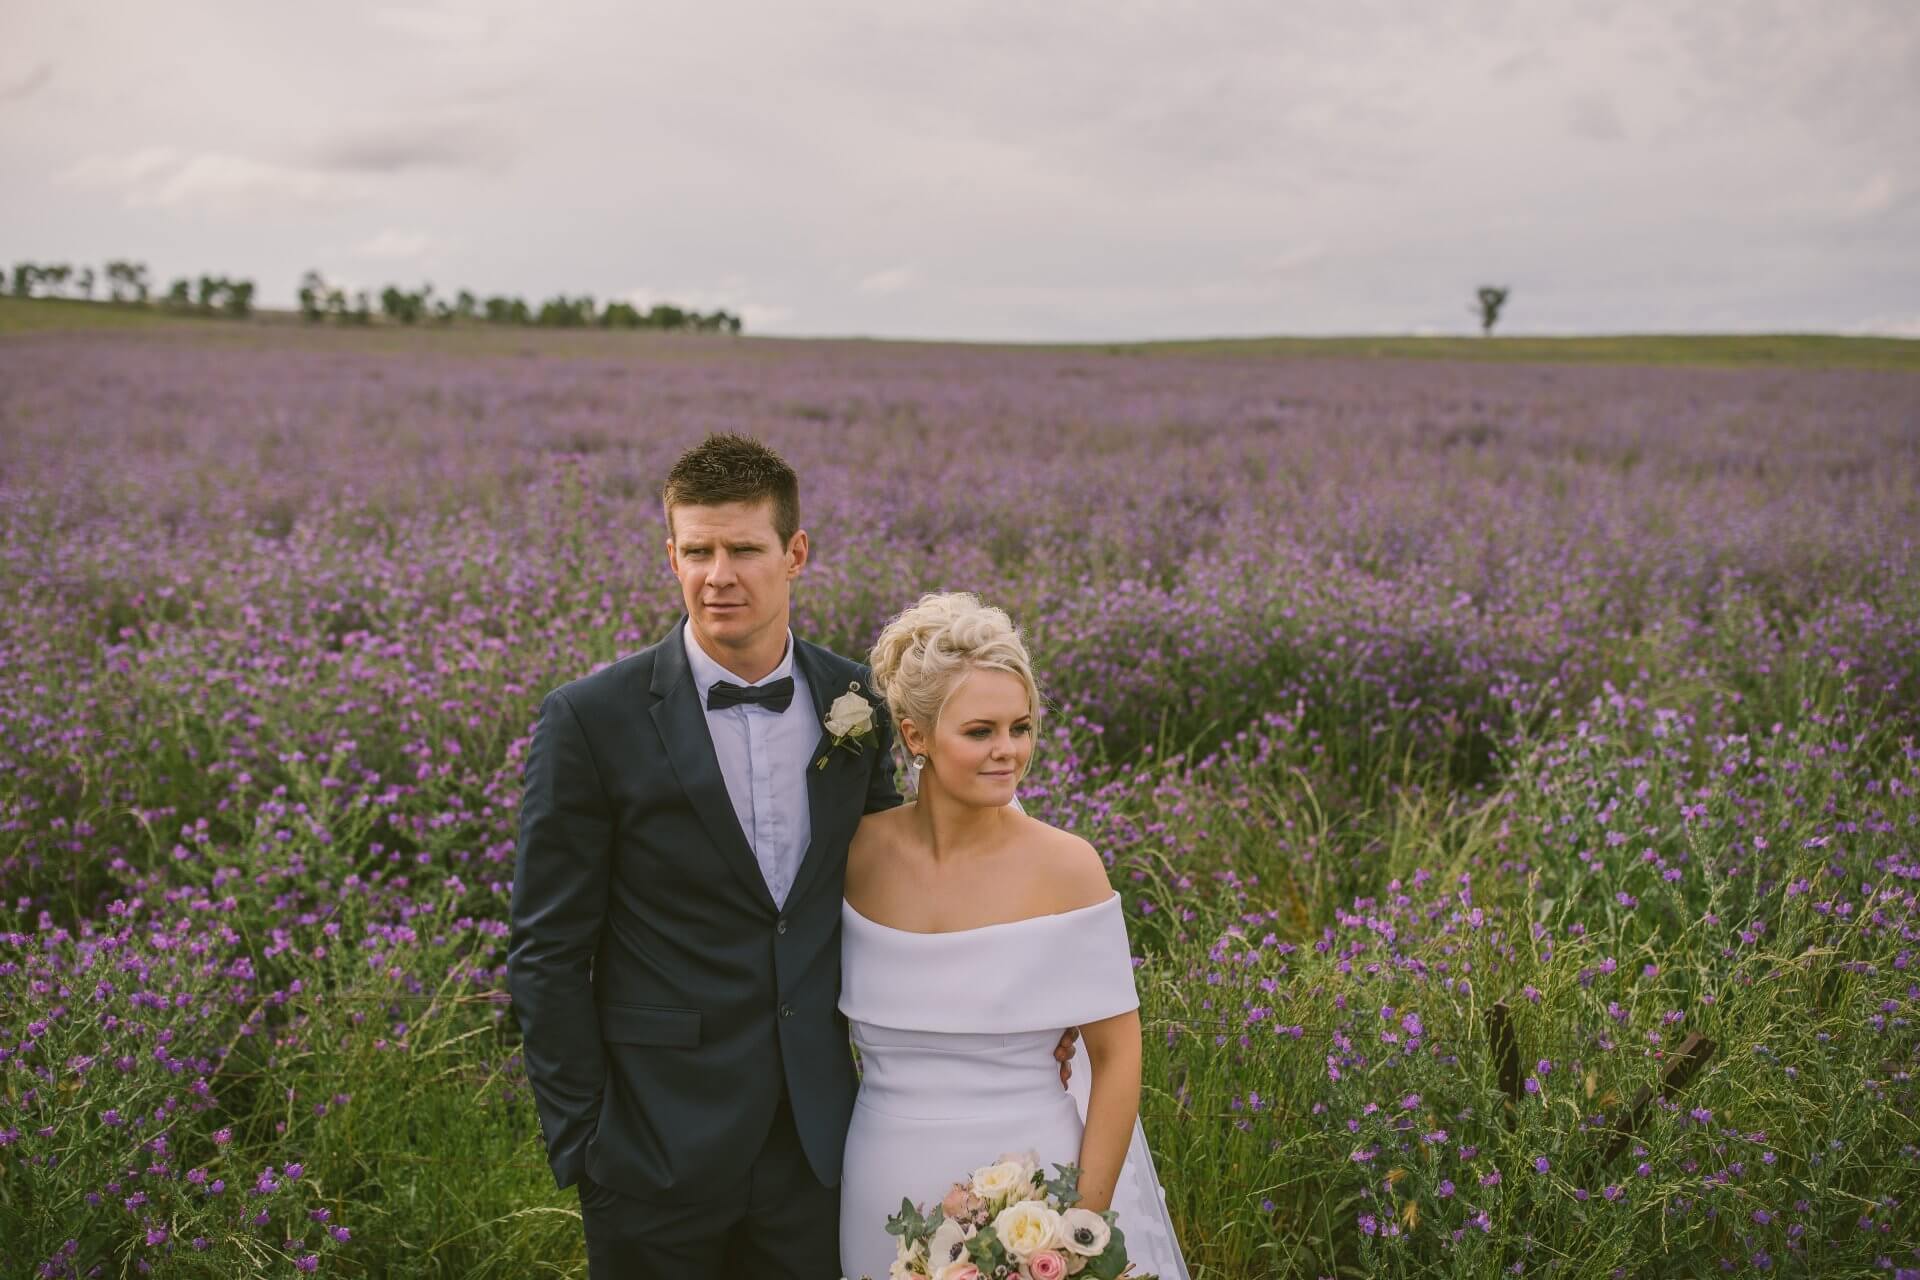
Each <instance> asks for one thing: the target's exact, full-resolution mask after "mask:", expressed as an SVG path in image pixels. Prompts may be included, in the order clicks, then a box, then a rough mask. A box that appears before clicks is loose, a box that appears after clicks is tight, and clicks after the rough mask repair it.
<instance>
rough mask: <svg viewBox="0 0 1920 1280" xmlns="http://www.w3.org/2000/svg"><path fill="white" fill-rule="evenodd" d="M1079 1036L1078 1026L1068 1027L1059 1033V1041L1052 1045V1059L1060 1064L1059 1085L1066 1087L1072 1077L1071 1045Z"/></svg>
mask: <svg viewBox="0 0 1920 1280" xmlns="http://www.w3.org/2000/svg"><path fill="white" fill-rule="evenodd" d="M1079 1038H1080V1028H1078V1027H1068V1028H1067V1029H1066V1030H1065V1031H1063V1032H1061V1033H1060V1043H1059V1044H1057V1045H1055V1046H1054V1047H1053V1060H1054V1061H1055V1062H1058V1063H1059V1064H1060V1087H1061V1088H1062V1089H1064V1088H1066V1087H1067V1081H1069V1080H1071V1079H1073V1045H1074V1041H1076V1040H1078V1039H1079Z"/></svg>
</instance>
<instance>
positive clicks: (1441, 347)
mask: <svg viewBox="0 0 1920 1280" xmlns="http://www.w3.org/2000/svg"><path fill="white" fill-rule="evenodd" d="M102 330H106V331H129V330H133V331H143V332H148V333H154V332H170V333H173V334H176V335H178V334H194V335H197V336H200V337H210V338H216V339H220V340H227V341H234V340H238V341H243V342H247V341H251V342H280V341H287V340H292V339H296V338H297V339H299V340H302V341H307V342H315V343H324V344H340V345H345V346H348V347H352V348H356V349H365V348H368V347H371V348H374V349H378V350H390V351H418V350H430V351H437V352H446V353H448V354H459V355H474V356H499V355H522V356H536V355H540V356H583V357H595V356H633V355H636V354H642V355H647V356H661V357H671V358H673V359H676V360H684V359H686V358H688V357H689V356H693V355H697V354H698V353H700V352H701V351H702V350H714V351H726V352H728V353H731V354H735V355H737V354H738V353H739V352H740V351H741V350H742V348H743V347H744V348H746V349H753V348H756V347H757V348H759V349H761V350H762V351H763V352H766V353H768V354H773V353H776V352H780V351H783V350H790V349H803V348H807V347H816V346H836V347H837V346H850V345H856V344H858V345H871V346H946V345H978V346H992V347H1000V348H1012V349H1019V348H1022V347H1025V348H1027V349H1031V350H1036V351H1038V350H1053V351H1085V352H1088V353H1094V354H1101V355H1128V356H1196V355H1197V356H1220V357H1230V358H1235V359H1243V360H1265V359H1311V358H1316V357H1318V358H1331V359H1386V360H1486V361H1502V362H1520V363H1543V364H1552V363H1559V364H1648V365H1722V366H1734V367H1747V366H1778V367H1783V368H1828V367H1831V368H1861V369H1888V370H1899V371H1903V372H1915V371H1920V339H1911V338H1860V337H1842V336H1840V335H1837V334H1821V333H1761V334H1620V335H1610V336H1606V337H1566V338H1462V337H1445V338H1422V337H1345V338H1286V337H1272V338H1199V339H1176V340H1169V341H1157V342H1123V343H1034V344H1020V343H980V344H947V343H938V342H920V341H906V342H894V341H888V340H881V339H871V338H751V337H750V338H748V339H746V340H745V341H744V342H743V341H742V340H740V339H732V338H724V337H716V336H714V335H693V334H660V333H622V332H609V331H606V330H553V329H498V328H493V327H490V326H486V325H472V324H468V325H456V326H451V327H447V326H440V325H433V324H427V325H422V326H420V327H418V328H403V327H400V326H397V325H393V324H390V323H387V322H385V321H382V320H379V319H376V320H375V322H374V323H373V324H371V325H368V326H365V327H359V326H346V327H341V326H336V325H332V324H328V325H324V326H319V327H312V326H307V325H304V324H302V323H301V322H300V320H299V319H298V317H297V316H295V315H294V314H293V313H291V312H273V311H269V312H262V313H260V314H258V315H256V316H255V317H254V318H252V319H251V320H246V321H233V320H226V319H221V318H218V317H212V318H210V317H203V316H181V315H173V314H169V313H167V312H163V311H159V310H155V309H143V308H139V307H131V306H116V305H110V304H105V303H87V302H76V301H72V300H62V299H33V300H27V299H21V298H7V297H0V338H7V337H13V336H19V335H23V334H47V333H85V332H94V331H102Z"/></svg>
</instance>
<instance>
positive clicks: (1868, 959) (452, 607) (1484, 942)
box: [0, 331, 1920, 1280]
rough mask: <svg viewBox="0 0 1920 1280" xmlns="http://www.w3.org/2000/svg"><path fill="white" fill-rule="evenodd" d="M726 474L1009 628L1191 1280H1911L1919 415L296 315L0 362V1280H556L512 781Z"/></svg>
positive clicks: (1753, 397) (842, 629)
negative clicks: (729, 442)
mask: <svg viewBox="0 0 1920 1280" xmlns="http://www.w3.org/2000/svg"><path fill="white" fill-rule="evenodd" d="M529 341H530V342H531V341H532V340H529ZM718 429H729V430H748V431H751V432H753V433H754V434H757V435H759V436H761V437H762V438H764V439H765V440H767V441H768V442H769V443H771V444H773V445H774V446H776V447H777V448H779V449H780V450H782V451H783V452H784V453H785V454H786V455H787V456H788V458H789V459H790V460H791V461H792V462H793V463H794V465H795V466H796V468H797V469H798V470H799V471H800V474H801V476H802V481H803V494H802V507H803V514H804V524H805V525H806V527H807V528H808V529H809V531H810V532H811V533H812V535H813V540H814V548H815V559H814V563H813V564H812V565H811V566H810V567H809V569H808V570H807V572H806V575H805V576H804V578H803V579H802V581H801V584H800V588H799V592H798V596H797V606H796V629H797V630H799V631H801V633H802V634H805V635H807V636H808V637H809V638H812V639H814V640H817V641H820V642H822V643H825V644H828V645H829V646H831V647H834V648H836V649H839V650H840V651H842V652H846V653H854V654H858V653H861V652H864V650H865V648H866V646H867V644H868V643H870V641H871V639H872V638H873V636H874V635H875V634H876V632H877V631H878V629H879V626H880V624H881V623H882V622H883V620H884V619H885V618H886V617H887V616H888V615H889V614H890V613H892V612H894V611H896V610H897V609H899V608H900V607H902V606H904V605H905V604H907V603H909V602H911V601H912V600H913V599H914V598H915V597H916V596H917V595H918V594H919V593H921V592H923V591H929V590H942V589H969V590H974V591H977V592H979V593H981V594H982V595H983V596H984V597H986V598H987V599H988V600H990V601H992V602H995V603H999V604H1002V605H1004V606H1005V607H1007V608H1008V609H1009V610H1010V611H1011V612H1012V613H1013V614H1014V616H1015V617H1016V619H1017V620H1018V621H1019V622H1020V623H1021V624H1022V626H1023V627H1024V628H1025V629H1026V630H1027V632H1028V634H1029V636H1030V639H1031V641H1032V644H1033V648H1034V652H1035V657H1036V660H1037V662H1038V665H1039V668H1040V673H1041V677H1042V682H1043V685H1044V687H1045V688H1046V690H1047V692H1048V695H1049V697H1050V700H1051V701H1052V703H1053V704H1054V706H1055V707H1056V708H1057V714H1056V715H1055V716H1054V718H1053V719H1052V721H1051V727H1050V730H1049V733H1050V736H1049V739H1048V741H1047V742H1045V743H1044V744H1043V746H1042V750H1041V753H1040V755H1039V757H1038V760H1037V763H1036V768H1035V771H1034V774H1033V775H1032V777H1031V778H1030V780H1029V786H1028V789H1027V793H1026V799H1027V802H1028V804H1029V807H1030V808H1032V809H1034V810H1035V811H1036V812H1038V813H1039V814H1040V815H1041V816H1043V817H1046V818H1048V819H1049V820H1051V821H1054V822H1057V823H1060V824H1062V825H1066V826H1068V827H1071V828H1072V829H1074V830H1076V831H1079V832H1080V833H1081V834H1083V835H1085V836H1087V837H1088V838H1089V839H1090V840H1093V841H1094V843H1095V844H1096V845H1097V846H1099V847H1100V848H1101V849H1102V850H1103V851H1104V852H1105V853H1106V854H1107V856H1108V857H1109V858H1110V860H1111V863H1112V868H1113V878H1114V882H1115V885H1116V887H1118V888H1119V889H1120V891H1121V892H1122V893H1123V894H1124V895H1125V899H1126V903H1127V907H1128V911H1129V914H1130V916H1131V921H1132V928H1133V933H1134V940H1135V945H1136V950H1137V952H1138V954H1139V956H1140V969H1139V981H1140V986H1141V991H1142V997H1143V1002H1144V1004H1143V1010H1142V1015H1143V1017H1144V1018H1145V1020H1146V1024H1147V1028H1148V1060H1147V1088H1146V1093H1145V1096H1144V1098H1143V1102H1142V1108H1143V1113H1144V1118H1145V1123H1146V1125H1147V1129H1148V1133H1149V1136H1150V1137H1151V1139H1152V1142H1153V1145H1154V1150H1155V1155H1156V1158H1157V1160H1158V1163H1159V1166H1160V1172H1161V1175H1162V1178H1163V1180H1164V1181H1165V1182H1166V1183H1167V1185H1168V1187H1169V1191H1170V1196H1171V1200H1172V1204H1173V1207H1174V1212H1175V1217H1176V1220H1177V1222H1178V1223H1179V1224H1180V1227H1181V1230H1182V1234H1183V1239H1184V1240H1185V1241H1186V1244H1187V1249H1188V1254H1189V1258H1190V1260H1191V1262H1192V1264H1193V1269H1194V1274H1195V1276H1196V1278H1200V1277H1205V1278H1206V1280H1219V1278H1222V1277H1241V1276H1267V1275H1303V1276H1319V1275H1342V1276H1344V1275H1363V1274H1365V1275H1389V1276H1467V1275H1492V1274H1495V1273H1503V1274H1504V1273H1511V1274H1534V1275H1555V1276H1568V1277H1572V1276H1583V1277H1584V1276H1623V1277H1624V1276H1636V1277H1637V1276H1645V1275H1703V1274H1717V1273H1720V1272H1723V1271H1725V1272H1737V1273H1743V1274H1744V1273H1748V1272H1751V1271H1755V1270H1763V1271H1764V1270H1771V1271H1775V1272H1779V1273H1782V1274H1793V1275H1803V1274H1804V1275H1810V1274H1816V1273H1817V1274H1821V1275H1885V1276H1888V1277H1893V1276H1920V1205H1917V1204H1916V1194H1917V1193H1920V1088H1916V1085H1915V1083H1914V1072H1915V1070H1916V1067H1920V1035H1917V1034H1916V1025H1915V1024H1916V1018H1920V964H1916V961H1915V949H1916V945H1917V944H1916V939H1920V909H1917V900H1920V799H1916V788H1920V746H1916V738H1915V735H1916V732H1920V569H1917V568H1916V556H1915V549H1916V539H1917V538H1920V497H1916V495H1920V377H1915V376H1912V375H1910V374H1902V373H1891V372H1874V371H1858V370H1856V371H1848V370H1833V369H1825V370H1823V369H1809V368H1800V369H1796V368H1784V367H1759V368H1745V369H1738V370H1735V369H1719V368H1689V367H1663V368H1651V367H1632V366H1624V365H1614V366H1605V365H1589V366H1573V365H1555V364H1500V363H1474V364H1467V363H1460V362H1447V361H1438V360H1434V361H1422V360H1360V359H1353V360H1343V359H1329V358H1298V359H1292V358H1279V359H1276V358H1259V357H1256V356H1251V355H1231V354H1219V353H1214V354H1209V353H1205V352H1193V353H1183V354H1177V355H1174V354H1160V355H1156V354H1133V353H1129V354H1108V353H1104V352H1100V351H1095V350H1084V349H1062V350H1040V349H1018V348H1004V349H996V348H981V347H953V346H935V345H908V344H900V345H876V344H862V343H812V342H768V341H727V340H724V339H711V340H709V339H695V338H688V339H646V338H636V339H634V340H632V341H630V342H608V341H598V340H596V341H586V340H582V341H581V342H579V343H569V342H567V341H564V340H560V339H553V338H542V339H540V340H539V342H538V343H537V344H534V345H530V346H529V347H528V348H527V349H526V350H523V351H520V350H513V349H510V348H502V347H500V346H499V345H497V344H496V345H494V346H491V347H487V346H483V345H473V346H463V345H462V344H461V343H460V342H458V341H452V340H440V339H438V338H435V339H432V340H429V338H428V337H427V336H425V335H423V336H421V337H420V338H419V340H417V341H406V342H400V343H392V342H387V341H384V340H382V341H375V340H373V339H372V338H362V337H356V336H353V335H346V334H337V333H323V334H306V335H303V334H299V333H297V332H291V331H289V332H286V333H280V334H275V333H271V332H267V331H249V335H248V336H247V337H246V339H245V340H240V339H238V338H233V337H219V338H215V337H207V336H204V335H197V334H193V335H188V334H183V333H173V332H158V333H153V334H70V335H58V336H54V335H23V336H17V337H10V338H7V339H5V340H4V341H0V587H3V588H4V591H5V596H6V600H7V603H8V607H7V608H6V610H5V611H4V613H0V769H3V770H4V777H5V779H6V783H5V786H4V788H3V789H0V1274H4V1275H7V1276H12V1275H32V1276H45V1277H67V1276H96V1275H98V1276H119V1275H128V1274H141V1275H145V1274H156V1275H163V1276H195V1277H197V1276H209V1277H212V1276H219V1277H230V1276H237V1275H264V1276H278V1275H293V1274H299V1273H304V1272H319V1273H323V1274H331V1275H339V1276H373V1275H408V1276H449V1277H451V1276H460V1277H474V1276H487V1277H494V1276H497V1277H524V1276H529V1275H549V1274H583V1273H584V1265H583V1261H582V1258H581V1251H580V1243H579V1228H578V1221H577V1218H576V1217H575V1216H573V1214H574V1200H573V1194H572V1192H570V1191H568V1192H559V1191H556V1190H555V1189H554V1188H553V1186H552V1184H551V1180H550V1178H549V1176H548V1174H547V1172H546V1167H545V1163H544V1160H543V1158H542V1153H541V1150H540V1146H539V1140H538V1136H537V1125H536V1121H535V1117H534V1113H533V1109H532V1106H531V1104H530V1101H529V1099H528V1098H527V1096H526V1093H525V1088H524V1082H523V1078H522V1076H521V1075H520V1072H519V1068H518V1063H517V1058H516V1052H517V1045H516V1039H515V1033H514V1032H513V1029H512V1020H511V1018H510V1016H508V1009H507V1006H506V1003H505V1000H506V997H505V995H504V991H503V987H504V972H503V964H504V953H505V931H506V930H505V917H506V908H507V898H508V877H509V876H510V874H511V868H512V856H513V840H514V831H515V822H516V815H517V808H518V801H519V785H520V783H519V770H520V766H521V760H522V756H523V753H524V750H525V747H526V743H527V736H528V733H529V731H530V728H531V722H532V719H533V716H534V713H535V711H536V709H537V706H538V701H539V698H540V695H541V694H542V693H543V692H544V691H546V690H547V689H549V688H551V687H553V686H554V685H556V684H558V683H561V682H562V681H564V680H566V679H569V678H571V677H573V676H575V675H579V674H582V673H584V672H586V671H588V670H590V669H592V668H593V667H595V666H597V665H599V664H602V663H605V662H608V661H610V660H612V659H613V658H615V657H616V656H618V655H620V654H623V653H626V652H630V651H631V650H633V649H636V648H638V647H640V646H642V645H644V644H648V643H651V642H652V641H653V640H655V639H657V638H659V637H660V636H661V635H663V634H665V633H666V631H667V630H668V628H669V627H670V626H671V625H672V624H673V621H674V620H675V618H676V617H677V610H676V600H677V597H676V594H675V590H674V584H673V581H672V578H671V576H670V575H669V573H668V571H667V568H666V565H665V558H664V551H663V538H664V526H663V524H662V519H661V514H660V512H659V510H658V507H657V502H656V497H655V494H656V491H657V486H658V484H659V481H660V478H661V477H662V475H663V474H664V472H665V469H666V466H667V464H668V462H669V461H670V460H671V458H672V457H673V456H674V455H675V454H676V453H677V452H678V451H679V450H681V449H683V448H684V447H686V446H687V445H688V444H689V443H691V442H693V441H694V440H696V439H698V438H699V436H700V435H701V434H702V433H704V432H706V431H709V430H718ZM1496 1001H1504V1002H1505V1003H1506V1004H1507V1005H1508V1007H1509V1008H1510V1009H1511V1017H1512V1025H1513V1027H1514V1034H1515V1039H1516V1042H1517V1046H1518V1053H1519V1056H1520V1059H1521V1072H1520V1074H1521V1080H1520V1084H1519V1088H1518V1089H1517V1090H1516V1092H1517V1095H1518V1096H1517V1097H1511V1098H1510V1097H1508V1096H1507V1095H1506V1093H1505V1092H1504V1091H1503V1088H1502V1084H1501V1079H1500V1067H1499V1063H1498V1061H1497V1060H1496V1057H1497V1055H1496V1054H1495V1052H1494V1050H1493V1047H1492V1045H1491V1044H1490V1041H1489V1036H1488V1032H1487V1023H1486V1013H1487V1009H1488V1008H1489V1006H1490V1005H1492V1004H1493V1003H1494V1002H1496ZM1693 1033H1697V1034H1699V1035H1702V1036H1705V1037H1707V1038H1708V1039H1709V1040H1711V1041H1712V1042H1713V1045H1714V1054H1713V1056H1712V1057H1711V1058H1710V1059H1709V1060H1708V1061H1707V1062H1706V1063H1705V1065H1704V1066H1703V1067H1702V1068H1701V1069H1700V1071H1699V1073H1698V1074H1697V1075H1696V1076H1694V1077H1693V1079H1692V1080H1691V1081H1690V1082H1689V1083H1687V1084H1686V1085H1685V1087H1684V1089H1680V1090H1678V1091H1676V1092H1675V1093H1674V1095H1673V1096H1672V1097H1671V1098H1667V1097H1662V1096H1660V1094H1659V1091H1658V1087H1659V1084H1660V1081H1661V1073H1662V1071H1663V1069H1664V1068H1665V1067H1666V1066H1667V1065H1668V1064H1669V1062H1670V1057H1669V1055H1670V1053H1671V1051H1672V1050H1673V1049H1674V1048H1675V1047H1676V1046H1677V1045H1679V1044H1680V1043H1681V1042H1682V1041H1683V1039H1684V1038H1685V1037H1686V1036H1688V1035H1689V1034H1693ZM1643 1087H1651V1088H1653V1089H1654V1091H1655V1093H1654V1098H1653V1100H1652V1102H1651V1103H1650V1105H1649V1106H1648V1107H1647V1108H1646V1110H1645V1113H1644V1115H1643V1116H1642V1117H1641V1119H1640V1120H1639V1121H1638V1123H1637V1125H1636V1126H1635V1127H1634V1129H1633V1132H1632V1134H1631V1135H1630V1137H1628V1138H1627V1139H1626V1141H1625V1143H1624V1145H1623V1146H1622V1148H1621V1149H1620V1151H1619V1152H1618V1153H1617V1154H1611V1155H1610V1152H1609V1148H1610V1147H1611V1146H1612V1136H1613V1128H1614V1125H1615V1122H1616V1119H1617V1117H1619V1116H1620V1114H1621V1113H1622V1111H1623V1110H1624V1109H1626V1107H1627V1105H1628V1104H1629V1103H1630V1102H1631V1101H1632V1100H1633V1098H1634V1096H1635V1094H1636V1093H1637V1092H1638V1091H1639V1090H1641V1089H1642V1088H1643Z"/></svg>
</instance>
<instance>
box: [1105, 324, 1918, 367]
mask: <svg viewBox="0 0 1920 1280" xmlns="http://www.w3.org/2000/svg"><path fill="white" fill-rule="evenodd" d="M1097 349H1098V350H1100V351H1104V352H1108V353H1111V354H1114V355H1209V356H1236V357H1241V358H1258V357H1289V358H1298V357H1303V356H1329V357H1358V358H1364V359H1383V358H1384V359H1413V360H1491V361H1520V362H1527V363H1556V364H1658V365H1669V364H1694V365H1735V366H1745V365H1781V366H1788V367H1795V368H1822V367H1827V366H1834V367H1849V368H1867V369H1898V370H1904V371H1908V372H1911V371H1915V370H1920V339H1912V338H1857V337H1842V336H1840V335H1837V334H1826V333H1754V334H1711V333H1709V334H1659V333H1649V334H1618V335H1609V336H1605V337H1566V338H1415V337H1371V338H1366V337H1353V338H1208V339H1195V340H1176V341H1168V342H1138V343H1117V344H1114V343H1110V344H1106V345H1103V346H1100V347H1098V348H1097Z"/></svg>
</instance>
